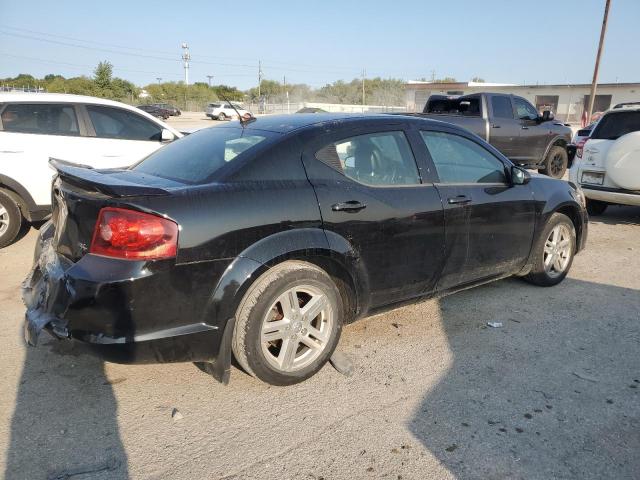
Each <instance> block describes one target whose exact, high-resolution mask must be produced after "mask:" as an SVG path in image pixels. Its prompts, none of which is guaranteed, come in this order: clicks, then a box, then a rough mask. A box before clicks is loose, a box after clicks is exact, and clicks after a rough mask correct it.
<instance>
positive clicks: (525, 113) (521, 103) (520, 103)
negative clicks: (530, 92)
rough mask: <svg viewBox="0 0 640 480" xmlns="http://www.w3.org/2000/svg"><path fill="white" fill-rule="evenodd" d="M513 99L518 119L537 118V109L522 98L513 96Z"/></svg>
mask: <svg viewBox="0 0 640 480" xmlns="http://www.w3.org/2000/svg"><path fill="white" fill-rule="evenodd" d="M513 101H514V103H515V104H516V113H517V114H518V118H519V119H520V120H535V119H536V118H538V111H537V110H536V109H535V107H534V106H533V105H531V104H530V103H529V102H527V101H526V100H525V99H524V98H519V97H515V98H514V99H513Z"/></svg>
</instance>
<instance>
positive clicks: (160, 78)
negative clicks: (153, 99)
mask: <svg viewBox="0 0 640 480" xmlns="http://www.w3.org/2000/svg"><path fill="white" fill-rule="evenodd" d="M156 80H157V81H158V85H160V82H161V81H162V77H156Z"/></svg>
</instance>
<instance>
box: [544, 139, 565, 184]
mask: <svg viewBox="0 0 640 480" xmlns="http://www.w3.org/2000/svg"><path fill="white" fill-rule="evenodd" d="M568 165H569V155H568V154H567V150H566V149H565V148H564V147H561V146H559V145H556V146H555V147H551V149H550V150H549V152H548V153H547V156H546V157H545V159H544V167H543V168H541V169H539V170H538V172H539V173H543V174H545V175H548V176H550V177H552V178H562V177H563V176H564V174H565V172H566V171H567V166H568Z"/></svg>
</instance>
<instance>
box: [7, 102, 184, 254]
mask: <svg viewBox="0 0 640 480" xmlns="http://www.w3.org/2000/svg"><path fill="white" fill-rule="evenodd" d="M181 136H182V134H180V133H179V132H178V131H176V130H174V129H173V128H172V127H170V126H169V125H166V124H165V123H162V122H160V121H159V120H156V119H155V118H154V117H152V116H151V115H149V114H147V113H145V112H143V111H141V110H138V109H137V108H134V107H132V106H130V105H125V104H123V103H118V102H112V101H110V100H104V99H102V98H94V97H84V96H79V95H66V94H57V93H37V94H35V93H0V248H2V247H5V246H7V245H9V244H10V243H11V242H13V240H14V239H15V238H16V236H17V235H18V233H19V232H20V228H21V226H22V225H23V224H24V223H25V222H36V221H40V220H43V219H44V218H46V217H47V216H48V215H49V214H50V213H51V179H52V177H53V175H54V171H53V170H52V169H51V168H50V167H49V164H48V163H47V162H48V160H49V158H50V157H54V158H59V159H63V160H66V161H69V162H73V163H78V164H83V165H88V166H91V167H95V168H112V167H126V166H129V165H131V164H132V163H134V162H137V161H138V160H140V159H142V158H143V157H146V156H147V155H148V154H150V153H151V152H153V151H154V150H157V149H158V148H160V147H161V146H163V145H164V144H166V143H167V142H169V141H171V140H173V139H175V138H178V137H181Z"/></svg>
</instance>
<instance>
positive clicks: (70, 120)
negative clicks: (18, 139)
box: [2, 103, 80, 136]
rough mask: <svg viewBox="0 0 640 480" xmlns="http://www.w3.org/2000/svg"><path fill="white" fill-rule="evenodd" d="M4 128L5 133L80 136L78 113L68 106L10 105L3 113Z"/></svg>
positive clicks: (44, 104)
mask: <svg viewBox="0 0 640 480" xmlns="http://www.w3.org/2000/svg"><path fill="white" fill-rule="evenodd" d="M2 127H3V129H4V131H5V132H19V133H40V134H44V135H72V136H75V135H79V134H80V131H79V130H78V119H77V118H76V112H75V110H74V108H73V105H68V104H60V105H55V104H49V103H26V104H9V105H7V107H6V108H5V109H4V110H3V112H2Z"/></svg>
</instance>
